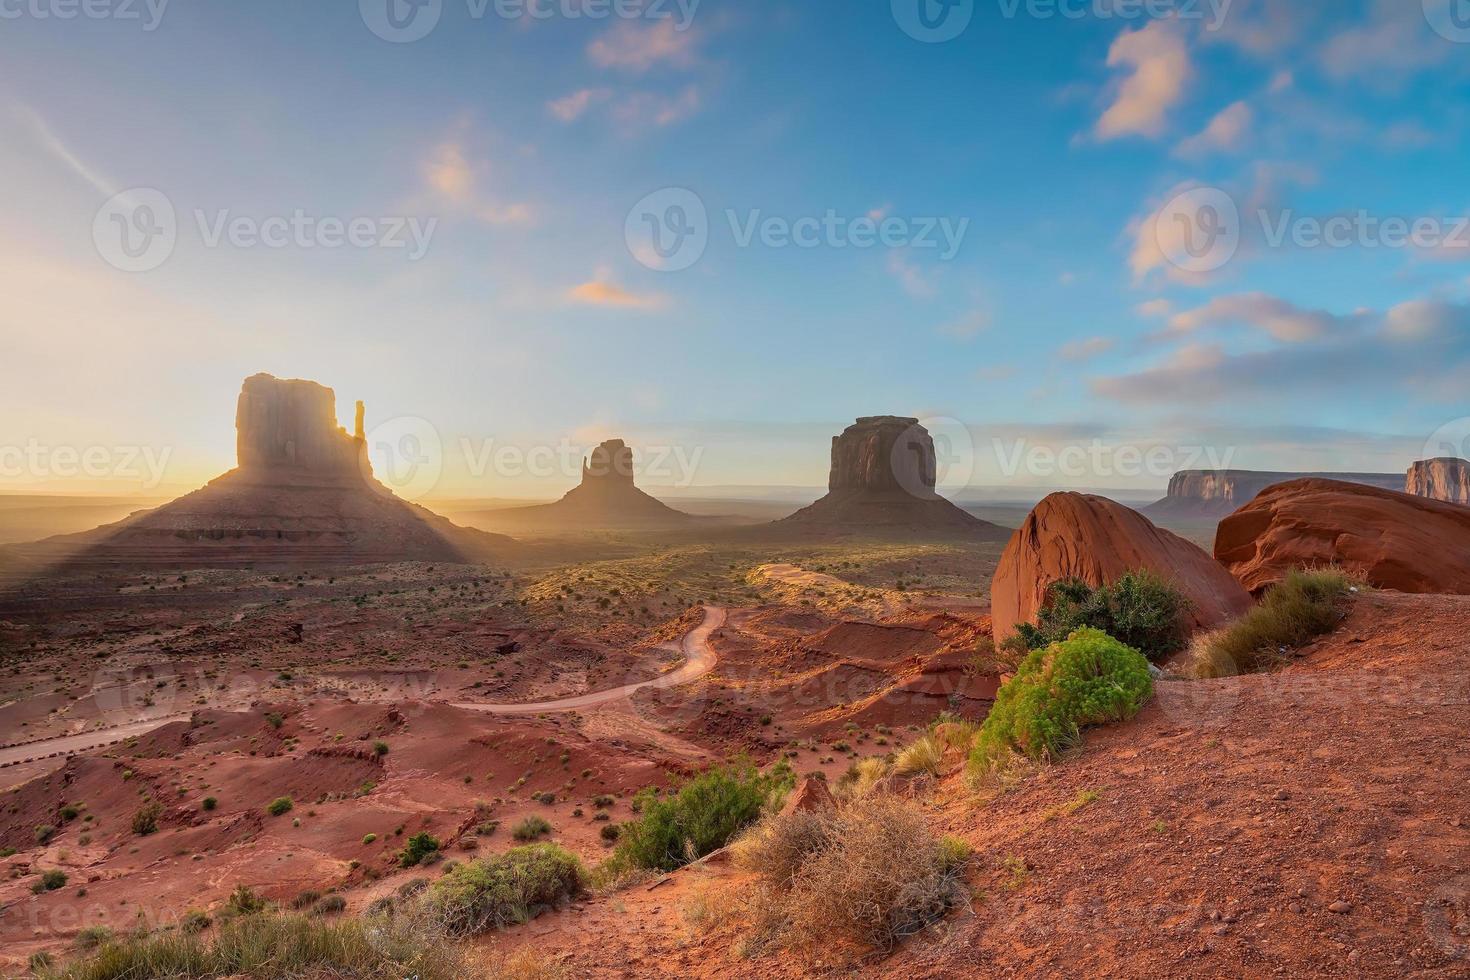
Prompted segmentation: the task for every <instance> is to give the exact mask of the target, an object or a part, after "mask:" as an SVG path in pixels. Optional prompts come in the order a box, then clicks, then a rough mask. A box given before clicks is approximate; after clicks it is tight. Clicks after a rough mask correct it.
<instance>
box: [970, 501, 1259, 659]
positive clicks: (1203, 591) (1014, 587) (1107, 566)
mask: <svg viewBox="0 0 1470 980" xmlns="http://www.w3.org/2000/svg"><path fill="white" fill-rule="evenodd" d="M1141 570H1146V571H1150V572H1153V573H1155V574H1156V575H1158V576H1159V577H1160V578H1163V579H1164V580H1166V581H1168V582H1171V583H1173V584H1174V586H1175V587H1176V588H1178V589H1179V590H1180V591H1181V592H1183V593H1184V594H1185V595H1186V596H1187V597H1188V598H1189V600H1190V602H1191V603H1192V607H1191V609H1190V612H1189V617H1190V625H1191V627H1192V628H1196V629H1198V628H1208V627H1213V626H1218V625H1219V624H1221V623H1223V622H1225V621H1227V620H1230V619H1234V618H1235V617H1236V616H1239V615H1240V614H1241V613H1243V612H1245V611H1246V610H1247V609H1249V608H1250V605H1251V599H1250V596H1249V595H1247V594H1246V592H1245V590H1244V589H1242V588H1241V587H1240V585H1239V584H1238V583H1237V582H1236V581H1235V580H1234V579H1233V578H1231V577H1230V573H1229V572H1227V571H1226V570H1225V569H1224V568H1222V567H1221V566H1220V565H1219V564H1218V563H1216V562H1215V560H1214V559H1213V558H1211V557H1210V556H1209V554H1207V553H1206V552H1205V551H1204V549H1202V548H1199V547H1196V546H1195V545H1193V544H1190V543H1189V542H1188V541H1186V540H1184V539H1183V538H1181V537H1179V536H1178V535H1177V534H1173V533H1171V532H1169V531H1165V530H1163V529H1162V528H1160V527H1157V526H1155V525H1154V523H1153V522H1152V521H1150V520H1149V519H1148V518H1146V517H1144V516H1143V515H1142V514H1140V513H1138V511H1136V510H1131V509H1129V508H1127V507H1124V506H1123V505H1122V504H1120V503H1117V502H1116V501H1112V500H1109V499H1107V498H1106V497H1095V496H1092V495H1091V494H1083V493H1054V494H1052V495H1051V496H1050V497H1047V498H1046V499H1045V500H1043V501H1042V502H1041V503H1039V504H1037V505H1036V508H1035V509H1034V510H1032V511H1031V513H1030V514H1028V515H1027V516H1026V521H1025V523H1023V524H1022V525H1021V527H1020V529H1019V530H1017V531H1016V533H1015V534H1013V535H1012V536H1011V540H1010V543H1009V544H1007V545H1006V549H1005V552H1004V553H1003V554H1002V555H1001V557H1000V565H999V566H997V568H996V570H995V578H994V580H993V581H992V582H991V585H990V609H991V617H992V620H993V623H994V629H995V638H996V640H998V641H1004V640H1005V639H1007V638H1008V637H1009V636H1010V635H1011V634H1012V633H1014V632H1015V630H1016V626H1017V625H1018V624H1020V623H1024V622H1034V621H1035V619H1036V614H1037V613H1038V612H1039V611H1040V610H1041V606H1042V604H1043V603H1044V602H1045V601H1046V596H1047V590H1048V589H1050V588H1051V586H1052V584H1053V583H1054V582H1059V581H1061V580H1063V579H1068V578H1078V579H1082V580H1083V581H1084V582H1087V583H1088V584H1089V585H1094V586H1097V585H1110V584H1112V583H1113V582H1116V581H1117V580H1118V579H1119V578H1122V577H1123V575H1125V574H1126V573H1128V572H1133V571H1141Z"/></svg>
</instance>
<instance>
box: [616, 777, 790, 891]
mask: <svg viewBox="0 0 1470 980" xmlns="http://www.w3.org/2000/svg"><path fill="white" fill-rule="evenodd" d="M795 782H796V775H795V773H793V772H792V770H791V767H790V766H789V765H787V764H786V763H785V762H784V761H783V762H781V763H778V764H777V765H776V766H774V767H772V769H771V771H770V772H768V773H762V772H761V771H760V770H758V769H756V768H755V767H754V766H752V765H750V764H748V763H742V764H734V765H730V766H725V767H718V768H714V769H710V770H707V771H705V772H703V773H701V774H699V775H698V776H695V777H694V778H693V779H691V780H690V781H689V782H687V783H685V784H684V785H683V786H682V787H680V789H679V791H678V792H677V793H674V794H672V795H670V796H667V797H662V798H660V797H658V796H656V795H654V793H653V792H651V791H649V790H645V791H644V792H642V793H640V794H638V797H637V802H638V803H640V804H641V810H642V813H643V816H642V817H640V818H639V819H637V820H634V821H631V822H629V823H626V824H624V825H623V827H622V831H621V834H620V840H619V843H618V849H617V852H616V853H615V854H614V858H613V859H614V861H618V862H621V863H624V864H627V865H629V866H632V867H637V868H649V869H657V870H662V871H673V870H675V869H677V868H681V867H683V866H684V865H686V864H688V863H689V862H690V861H695V860H698V859H699V858H702V857H704V856H705V855H706V854H709V853H710V852H711V851H715V850H718V849H719V848H721V847H724V846H725V845H726V844H728V843H729V842H730V841H731V839H732V838H734V837H735V835H736V834H738V833H740V831H742V830H744V829H745V828H746V827H748V826H749V825H751V824H753V823H755V821H756V820H758V819H759V818H760V816H761V814H762V813H763V812H765V811H766V810H767V809H773V808H774V807H775V806H776V805H778V804H779V802H780V801H781V800H782V799H783V798H784V797H785V795H786V794H787V793H788V792H789V791H790V790H791V787H792V786H793V785H795Z"/></svg>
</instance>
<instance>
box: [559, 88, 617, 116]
mask: <svg viewBox="0 0 1470 980" xmlns="http://www.w3.org/2000/svg"><path fill="white" fill-rule="evenodd" d="M610 98H612V89H606V88H584V89H578V90H577V91H575V92H573V93H571V94H570V95H564V96H562V97H561V98H559V99H552V100H551V101H550V102H548V103H546V108H547V109H548V110H549V111H550V112H551V114H552V115H553V116H555V117H556V118H558V119H560V120H561V121H562V122H566V123H569V122H573V121H575V120H577V119H578V118H580V117H581V115H582V113H584V112H586V111H587V110H588V109H590V108H591V107H592V106H594V105H596V104H598V103H600V102H606V101H607V100H608V99H610Z"/></svg>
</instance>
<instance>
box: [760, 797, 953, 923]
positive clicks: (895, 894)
mask: <svg viewBox="0 0 1470 980" xmlns="http://www.w3.org/2000/svg"><path fill="white" fill-rule="evenodd" d="M969 854H970V852H969V847H968V845H966V844H965V843H964V842H963V841H959V840H956V839H945V840H940V839H938V838H936V837H935V836H934V834H933V833H931V832H930V830H929V827H928V824H927V822H926V821H925V819H924V816H923V815H922V814H921V813H919V812H918V811H917V810H916V809H915V808H914V807H913V806H912V805H911V804H909V803H907V802H905V801H903V800H899V799H896V798H894V797H891V796H886V795H881V794H879V795H875V796H871V797H866V798H864V799H861V800H858V801H855V802H853V803H849V804H847V805H845V806H842V807H839V808H837V809H834V810H827V811H817V812H800V811H798V812H796V813H791V814H786V815H782V816H777V817H773V818H770V819H768V820H766V821H764V822H763V823H761V824H760V825H758V826H757V827H756V828H755V829H754V830H753V831H751V832H750V833H749V834H748V835H747V836H746V837H744V838H742V839H741V840H740V841H739V842H738V843H737V844H736V846H735V860H736V862H737V864H738V865H739V866H740V867H742V868H744V869H746V870H749V871H754V872H756V873H757V874H759V875H760V876H761V877H762V878H763V879H764V880H765V882H766V884H767V886H768V889H769V890H768V892H767V893H766V894H763V895H759V896H757V901H759V902H760V903H761V904H762V905H764V906H765V908H763V909H762V910H761V912H760V914H759V915H758V916H757V920H758V921H757V925H756V928H757V930H758V931H761V932H764V933H765V934H766V935H764V936H757V937H754V938H755V940H756V944H757V945H759V944H761V943H762V942H778V943H781V944H784V945H806V944H821V945H822V946H823V948H824V949H825V948H830V943H831V940H832V939H833V938H837V939H840V940H845V941H847V942H850V943H853V944H856V945H858V946H860V947H869V948H878V949H887V948H889V947H891V946H892V945H893V944H894V942H896V941H897V940H898V939H900V938H902V937H904V936H907V935H911V934H913V933H915V932H917V931H918V930H920V929H922V928H923V927H924V926H926V925H928V924H930V923H932V922H934V921H936V920H937V919H938V918H939V917H940V916H942V915H943V914H944V913H945V911H946V910H948V909H949V908H951V907H952V906H954V905H955V904H957V903H959V902H960V901H962V900H963V898H964V896H965V889H964V886H963V885H962V883H961V881H960V874H961V870H962V868H963V865H964V863H965V861H967V860H968V858H969Z"/></svg>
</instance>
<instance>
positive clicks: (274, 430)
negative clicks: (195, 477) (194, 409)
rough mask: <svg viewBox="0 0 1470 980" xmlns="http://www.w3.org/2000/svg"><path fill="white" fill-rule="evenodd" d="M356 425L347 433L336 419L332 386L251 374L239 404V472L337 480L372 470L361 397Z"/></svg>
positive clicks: (278, 478) (263, 476)
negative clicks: (367, 450) (364, 431)
mask: <svg viewBox="0 0 1470 980" xmlns="http://www.w3.org/2000/svg"><path fill="white" fill-rule="evenodd" d="M355 428H356V431H355V432H354V433H353V434H352V435H348V433H347V430H346V429H344V428H342V427H341V426H340V425H338V424H337V396H336V394H335V393H334V392H333V391H332V389H331V388H328V387H326V386H325V385H319V384H317V383H316V382H315V381H299V380H282V379H280V378H275V377H272V376H271V375H269V374H257V375H253V376H252V377H249V378H246V379H245V383H244V385H243V386H242V387H241V389H240V400H239V402H238V403H237V405H236V409H235V455H236V461H237V464H238V466H239V472H240V473H241V474H242V475H243V476H246V477H249V478H251V479H256V478H260V479H266V480H268V481H270V482H274V483H280V482H282V481H283V479H284V480H288V481H289V480H290V479H292V478H293V477H294V478H296V479H300V478H302V477H306V478H309V479H311V480H313V481H315V480H320V479H324V480H331V481H338V480H349V479H360V478H362V477H365V476H370V475H371V472H372V471H371V467H370V465H369V463H368V460H367V454H366V452H365V449H366V445H367V442H366V439H365V438H364V436H363V405H362V402H358V403H357V411H356V422H355Z"/></svg>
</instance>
